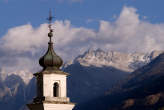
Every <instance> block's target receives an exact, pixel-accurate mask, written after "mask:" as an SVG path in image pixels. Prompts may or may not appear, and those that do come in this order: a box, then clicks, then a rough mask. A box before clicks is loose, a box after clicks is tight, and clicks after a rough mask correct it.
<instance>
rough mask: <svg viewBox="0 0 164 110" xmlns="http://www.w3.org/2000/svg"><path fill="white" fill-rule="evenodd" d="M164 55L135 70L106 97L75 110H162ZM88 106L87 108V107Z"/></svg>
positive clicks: (163, 106)
mask: <svg viewBox="0 0 164 110" xmlns="http://www.w3.org/2000/svg"><path fill="white" fill-rule="evenodd" d="M163 84H164V54H161V55H160V56H158V57H157V58H155V59H154V60H153V61H152V62H150V63H149V64H148V65H145V66H143V67H142V68H139V69H137V70H136V71H134V72H133V73H131V74H130V75H129V76H128V77H127V78H126V79H125V80H123V81H121V82H120V83H119V84H117V85H115V86H114V87H113V89H110V90H109V91H108V92H107V93H106V95H103V96H101V97H99V98H97V99H94V100H90V101H88V102H87V103H84V104H82V105H81V106H79V107H77V108H76V109H77V110H84V109H85V110H91V109H96V110H100V109H101V110H162V109H164V87H163ZM88 105H89V106H88Z"/></svg>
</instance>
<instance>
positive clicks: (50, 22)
mask: <svg viewBox="0 0 164 110" xmlns="http://www.w3.org/2000/svg"><path fill="white" fill-rule="evenodd" d="M53 18H54V17H53V16H52V13H51V10H50V12H49V17H48V18H47V20H48V22H49V25H48V27H49V31H50V32H49V33H48V37H49V38H50V43H52V41H51V37H52V36H53V33H52V32H53V29H52V19H53Z"/></svg>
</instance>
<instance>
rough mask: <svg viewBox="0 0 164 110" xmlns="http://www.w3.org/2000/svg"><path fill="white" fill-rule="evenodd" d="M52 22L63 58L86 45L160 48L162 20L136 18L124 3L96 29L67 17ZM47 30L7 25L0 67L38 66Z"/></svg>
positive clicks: (120, 48) (139, 49) (0, 49)
mask: <svg viewBox="0 0 164 110" xmlns="http://www.w3.org/2000/svg"><path fill="white" fill-rule="evenodd" d="M53 25H55V26H54V28H55V30H54V31H55V32H54V36H55V37H54V39H55V42H54V43H55V46H54V47H55V51H56V52H57V53H58V54H59V55H60V56H62V58H64V61H67V60H70V59H72V58H73V57H74V56H76V55H78V54H80V53H81V52H83V51H85V50H87V49H88V48H102V49H105V50H116V51H123V52H135V51H137V52H150V51H152V50H163V48H164V37H163V36H164V24H151V23H149V22H146V21H145V20H144V21H142V20H140V19H139V14H138V13H137V10H136V9H135V8H133V7H124V8H123V10H122V12H121V13H120V15H119V16H118V18H117V19H116V21H115V22H109V21H100V27H99V30H98V31H95V30H93V29H87V28H85V27H80V28H77V27H73V26H72V25H71V22H70V21H68V20H65V21H56V22H55V23H54V24H53ZM47 33H48V29H47V24H42V25H40V27H38V28H33V27H32V26H31V25H30V24H26V25H23V26H18V27H15V28H11V29H9V31H8V33H7V34H6V35H5V36H3V37H2V38H1V39H0V45H1V47H0V53H1V54H0V56H1V58H0V65H1V67H3V68H6V69H7V70H8V71H9V72H12V71H16V70H21V69H29V70H30V71H32V70H34V69H36V68H37V69H38V68H39V65H38V59H39V57H40V56H41V55H43V54H44V53H45V51H46V49H47V42H48V37H47ZM54 39H53V40H54ZM37 69H36V70H37ZM32 72H34V71H32Z"/></svg>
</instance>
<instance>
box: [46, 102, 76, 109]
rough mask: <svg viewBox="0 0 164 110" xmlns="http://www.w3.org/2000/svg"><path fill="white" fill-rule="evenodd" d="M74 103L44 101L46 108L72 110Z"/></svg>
mask: <svg viewBox="0 0 164 110" xmlns="http://www.w3.org/2000/svg"><path fill="white" fill-rule="evenodd" d="M73 107H74V104H49V103H44V110H72V109H73Z"/></svg>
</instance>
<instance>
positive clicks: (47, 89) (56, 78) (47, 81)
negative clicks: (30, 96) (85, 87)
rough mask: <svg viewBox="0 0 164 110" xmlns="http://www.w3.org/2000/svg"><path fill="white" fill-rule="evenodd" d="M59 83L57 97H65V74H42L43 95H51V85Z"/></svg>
mask: <svg viewBox="0 0 164 110" xmlns="http://www.w3.org/2000/svg"><path fill="white" fill-rule="evenodd" d="M55 82H58V83H59V97H67V87H66V75H62V74H43V95H44V96H45V97H53V85H54V83H55Z"/></svg>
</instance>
